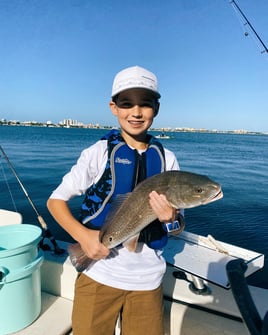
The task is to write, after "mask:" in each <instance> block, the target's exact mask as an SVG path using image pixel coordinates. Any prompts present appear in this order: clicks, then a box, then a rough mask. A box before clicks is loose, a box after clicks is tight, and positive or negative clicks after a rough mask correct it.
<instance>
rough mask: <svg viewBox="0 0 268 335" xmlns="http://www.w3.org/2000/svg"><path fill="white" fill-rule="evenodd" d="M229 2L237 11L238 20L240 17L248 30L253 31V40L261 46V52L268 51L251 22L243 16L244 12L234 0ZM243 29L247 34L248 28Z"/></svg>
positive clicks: (246, 34)
mask: <svg viewBox="0 0 268 335" xmlns="http://www.w3.org/2000/svg"><path fill="white" fill-rule="evenodd" d="M229 3H230V4H231V5H232V7H233V8H234V11H235V12H236V13H237V16H238V17H239V20H240V21H241V18H242V19H243V20H242V21H241V22H244V23H243V26H244V27H246V26H247V27H249V28H250V30H251V31H252V32H253V35H254V37H255V40H256V42H257V44H258V46H260V44H261V46H262V48H263V49H262V50H261V53H268V48H267V47H266V45H265V44H264V42H263V41H262V39H261V38H260V36H259V35H258V33H257V31H256V30H255V29H254V27H253V26H252V24H251V23H250V22H249V20H248V19H247V17H246V16H245V14H244V13H243V12H242V10H241V9H240V7H239V6H238V5H237V3H236V2H235V0H229ZM244 30H245V36H248V34H249V33H248V30H247V29H244Z"/></svg>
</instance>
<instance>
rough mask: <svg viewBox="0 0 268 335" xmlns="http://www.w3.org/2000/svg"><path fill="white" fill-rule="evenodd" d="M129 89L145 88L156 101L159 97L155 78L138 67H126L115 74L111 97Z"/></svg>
mask: <svg viewBox="0 0 268 335" xmlns="http://www.w3.org/2000/svg"><path fill="white" fill-rule="evenodd" d="M130 88H145V89H147V90H149V91H152V92H153V93H154V94H155V96H156V97H157V98H158V99H159V98H160V96H161V95H160V93H159V92H158V85H157V78H156V76H155V75H154V74H153V73H152V72H150V71H148V70H146V69H144V68H142V67H140V66H132V67H128V68H126V69H124V70H122V71H120V72H118V73H117V75H116V76H115V77H114V82H113V87H112V97H114V96H115V95H117V94H118V93H120V92H122V91H125V90H128V89H130Z"/></svg>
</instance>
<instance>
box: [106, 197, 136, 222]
mask: <svg viewBox="0 0 268 335" xmlns="http://www.w3.org/2000/svg"><path fill="white" fill-rule="evenodd" d="M130 194H131V193H130V192H129V193H126V194H118V195H117V196H116V197H115V199H114V200H113V201H112V202H111V206H110V209H109V212H108V213H107V215H106V218H105V221H104V224H105V223H106V222H109V221H111V218H112V217H114V215H115V213H116V212H117V210H118V209H119V208H120V207H121V206H122V204H123V202H124V201H125V200H126V199H127V198H128V197H129V196H130Z"/></svg>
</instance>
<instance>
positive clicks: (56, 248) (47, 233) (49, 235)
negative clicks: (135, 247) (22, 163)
mask: <svg viewBox="0 0 268 335" xmlns="http://www.w3.org/2000/svg"><path fill="white" fill-rule="evenodd" d="M0 151H1V152H2V154H3V157H4V158H5V159H6V161H7V163H8V165H9V167H10V169H11V171H12V173H13V174H14V176H15V178H16V179H17V181H18V183H19V185H20V187H21V189H22V191H23V193H24V194H25V196H26V198H27V199H28V201H29V203H30V205H31V207H32V209H33V210H34V212H35V214H36V216H37V219H38V221H39V223H40V225H41V227H42V229H43V232H44V238H47V239H49V241H50V242H51V243H52V244H53V247H54V252H55V254H63V253H65V250H64V249H61V248H60V247H59V246H58V244H57V241H56V240H55V238H54V237H53V235H52V233H51V232H50V230H49V229H48V227H47V224H46V222H45V220H44V219H43V217H42V216H41V215H40V213H39V212H38V210H37V208H36V207H35V205H34V203H33V201H32V199H31V198H30V196H29V194H28V192H27V190H26V188H25V187H24V185H23V183H22V181H21V180H20V178H19V176H18V174H17V172H16V170H15V169H14V167H13V165H12V164H11V162H10V160H9V158H8V157H7V155H6V153H5V151H4V149H3V148H2V146H1V145H0ZM44 238H43V240H44ZM40 247H41V248H43V249H47V247H48V246H47V245H45V244H44V241H41V243H40Z"/></svg>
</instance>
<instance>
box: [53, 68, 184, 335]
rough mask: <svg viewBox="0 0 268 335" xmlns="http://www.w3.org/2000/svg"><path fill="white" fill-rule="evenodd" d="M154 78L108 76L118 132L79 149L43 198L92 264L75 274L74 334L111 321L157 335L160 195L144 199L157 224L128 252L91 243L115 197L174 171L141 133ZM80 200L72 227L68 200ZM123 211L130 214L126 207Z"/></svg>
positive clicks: (167, 209)
mask: <svg viewBox="0 0 268 335" xmlns="http://www.w3.org/2000/svg"><path fill="white" fill-rule="evenodd" d="M159 98H160V94H159V92H158V86H157V78H156V76H155V75H154V74H153V73H151V72H150V71H148V70H146V69H144V68H141V67H138V66H134V67H130V68H127V69H124V70H122V71H120V72H119V73H118V74H117V75H116V76H115V78H114V82H113V88H112V100H111V101H110V109H111V111H112V113H113V115H115V116H116V117H117V119H118V123H119V126H120V129H121V132H117V131H112V132H110V133H109V134H107V136H105V137H104V138H103V139H101V140H100V141H98V142H96V143H95V144H94V145H92V146H91V147H89V148H87V149H85V150H84V151H83V152H82V154H81V156H80V158H79V159H78V161H77V163H76V165H75V166H74V167H73V168H72V169H71V171H70V172H69V173H67V174H66V175H65V176H64V177H63V180H62V183H61V184H60V185H59V186H58V188H57V189H56V190H55V191H54V192H53V193H52V195H51V196H50V198H49V200H48V209H49V211H50V212H51V214H52V215H53V216H54V218H55V220H56V221H57V222H58V223H59V224H60V225H61V226H62V227H63V228H64V229H65V230H66V231H67V232H68V233H69V234H70V235H71V236H72V237H73V238H74V239H75V240H76V241H78V242H79V243H80V245H81V247H82V249H83V251H84V252H85V253H86V254H87V256H88V257H89V258H91V259H94V260H96V261H97V262H95V263H94V264H93V266H91V267H90V268H88V269H86V270H85V271H83V273H79V274H78V278H77V280H76V284H75V297H74V306H73V315H72V325H73V334H74V335H113V334H114V329H115V324H116V321H117V318H118V315H120V316H121V327H122V334H124V335H144V334H146V335H163V333H164V330H163V306H162V290H161V282H162V277H163V275H164V273H165V268H166V264H165V260H164V259H163V257H162V256H161V253H162V251H161V248H162V247H163V246H164V245H165V244H166V242H167V234H166V232H165V230H164V228H163V223H168V222H173V221H174V220H175V216H176V212H175V210H174V208H172V207H171V206H170V204H169V203H168V201H167V199H166V197H165V196H164V195H161V194H157V193H156V192H155V191H152V192H151V193H150V198H149V199H144V201H149V202H150V205H151V207H152V208H153V210H154V211H155V213H156V214H157V217H158V220H156V221H154V222H153V223H151V224H150V225H149V226H148V227H146V228H145V229H144V230H143V231H142V232H141V234H140V238H139V242H138V246H137V249H136V252H130V251H128V250H127V249H126V248H125V247H123V246H119V247H117V248H115V249H113V250H112V251H110V250H109V249H107V248H106V247H105V246H104V245H103V244H102V243H101V242H100V240H99V230H100V228H101V226H102V224H103V221H104V219H105V216H106V214H107V212H108V211H109V208H110V204H111V202H112V201H113V199H115V198H116V195H117V194H122V193H127V192H130V191H132V190H133V188H134V187H135V185H136V184H137V183H138V182H140V181H142V180H143V179H145V178H147V177H149V176H150V175H153V174H156V173H160V172H163V171H164V170H178V169H179V166H178V163H177V160H176V158H175V155H174V154H173V153H172V152H170V151H169V150H167V149H164V148H163V147H162V145H161V144H160V143H159V142H158V141H157V140H155V139H154V137H152V136H150V135H148V134H147V131H148V129H149V128H150V127H151V125H152V123H153V119H154V117H155V116H156V115H157V113H158V110H159ZM81 194H85V195H86V196H85V200H84V203H83V205H82V209H81V218H80V220H79V221H78V220H77V219H76V218H74V216H73V215H72V213H71V212H70V210H69V208H68V205H67V202H68V200H70V198H72V197H74V196H76V195H81ZM130 210H131V208H130Z"/></svg>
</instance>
